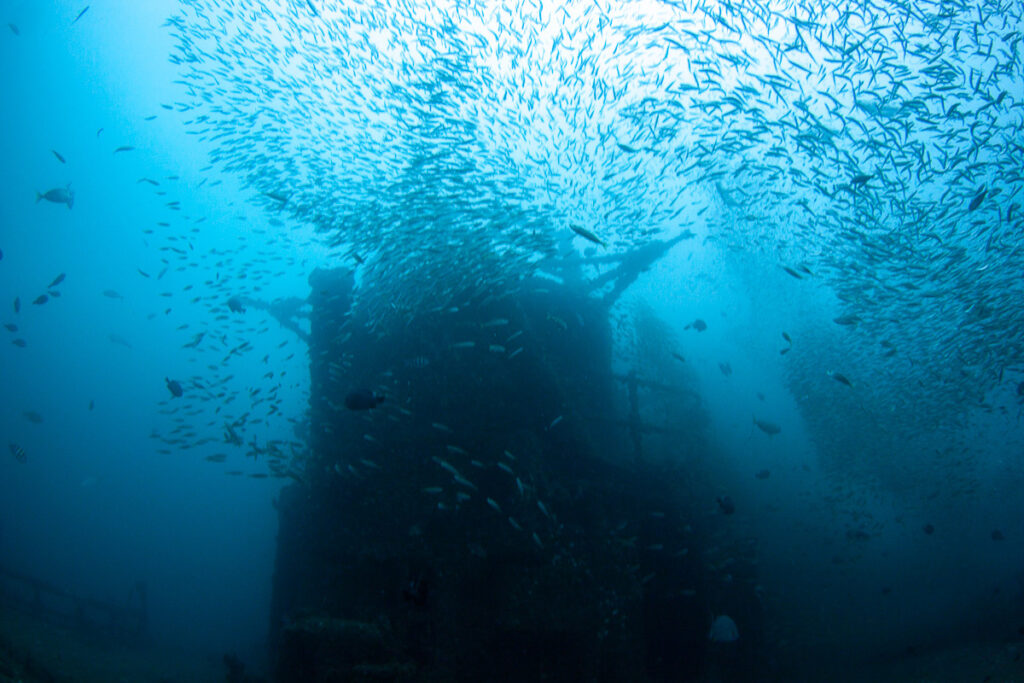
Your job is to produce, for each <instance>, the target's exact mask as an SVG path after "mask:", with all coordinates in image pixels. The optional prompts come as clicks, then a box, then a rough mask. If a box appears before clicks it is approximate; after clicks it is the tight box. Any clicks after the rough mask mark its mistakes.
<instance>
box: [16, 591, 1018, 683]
mask: <svg viewBox="0 0 1024 683" xmlns="http://www.w3.org/2000/svg"><path fill="white" fill-rule="evenodd" d="M795 668H796V669H802V670H799V671H790V672H789V673H787V674H784V675H782V676H780V677H779V678H778V680H779V681H785V682H786V683H801V682H804V681H806V682H807V683H818V682H821V681H829V683H860V682H861V681H863V682H865V683H867V682H872V683H897V682H898V683H1011V682H1015V683H1016V682H1024V644H1022V643H991V642H986V643H972V644H957V645H954V646H951V647H947V648H945V649H938V650H931V651H927V652H920V653H912V654H911V653H908V654H905V655H902V656H900V657H894V658H891V659H889V660H888V661H884V662H876V663H874V664H870V665H856V666H849V667H843V668H842V669H843V670H842V671H837V670H835V669H834V668H833V667H829V668H830V669H831V670H829V671H824V670H818V671H815V670H808V669H807V668H806V667H801V666H799V665H797V666H796V667H795ZM225 675H226V668H225V667H224V664H223V662H222V661H220V659H219V658H217V657H202V656H196V655H194V654H190V653H182V652H174V651H168V650H166V649H161V648H159V647H157V646H155V645H153V644H143V645H138V644H134V645H133V644H126V643H120V642H117V641H115V640H112V639H110V638H109V637H105V636H101V635H96V634H90V633H87V632H82V631H80V630H76V629H72V628H69V627H66V626H60V625H55V624H53V623H49V622H47V621H45V620H41V619H36V618H33V617H32V616H31V615H29V614H25V613H23V612H20V611H14V610H10V609H7V608H4V607H3V606H0V683H72V682H73V683H181V682H185V681H188V682H189V683H215V682H216V683H223V681H224V680H225ZM708 680H709V681H710V680H718V679H715V678H714V676H711V677H710V678H709V679H708Z"/></svg>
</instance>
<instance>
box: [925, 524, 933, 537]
mask: <svg viewBox="0 0 1024 683" xmlns="http://www.w3.org/2000/svg"><path fill="white" fill-rule="evenodd" d="M922 529H923V530H924V532H925V533H926V534H928V535H929V536H931V535H932V534H934V533H935V527H933V526H932V525H931V524H925V525H924V527H922Z"/></svg>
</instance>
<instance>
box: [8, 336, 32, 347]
mask: <svg viewBox="0 0 1024 683" xmlns="http://www.w3.org/2000/svg"><path fill="white" fill-rule="evenodd" d="M11 343H12V344H14V345H15V346H17V347H18V348H19V349H23V348H25V347H26V346H28V344H27V342H26V341H25V340H24V339H21V338H18V339H15V340H14V341H12V342H11Z"/></svg>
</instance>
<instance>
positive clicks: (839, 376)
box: [829, 372, 853, 387]
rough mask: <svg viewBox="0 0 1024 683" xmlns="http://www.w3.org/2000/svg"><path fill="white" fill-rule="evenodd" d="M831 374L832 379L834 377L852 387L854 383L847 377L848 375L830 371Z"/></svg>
mask: <svg viewBox="0 0 1024 683" xmlns="http://www.w3.org/2000/svg"><path fill="white" fill-rule="evenodd" d="M829 375H830V376H831V377H832V379H834V380H835V381H837V382H839V383H840V384H845V385H846V386H848V387H852V386H853V384H852V383H851V382H850V380H849V379H847V377H846V375H842V374H840V373H838V372H831V373H829Z"/></svg>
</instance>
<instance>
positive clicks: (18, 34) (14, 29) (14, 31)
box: [7, 24, 21, 36]
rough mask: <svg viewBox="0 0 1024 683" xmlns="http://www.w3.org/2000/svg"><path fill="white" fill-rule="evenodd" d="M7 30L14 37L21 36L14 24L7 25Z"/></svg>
mask: <svg viewBox="0 0 1024 683" xmlns="http://www.w3.org/2000/svg"><path fill="white" fill-rule="evenodd" d="M7 28H9V29H11V33H13V34H14V35H16V36H20V35H21V31H19V30H18V27H17V26H15V25H14V24H7Z"/></svg>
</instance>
